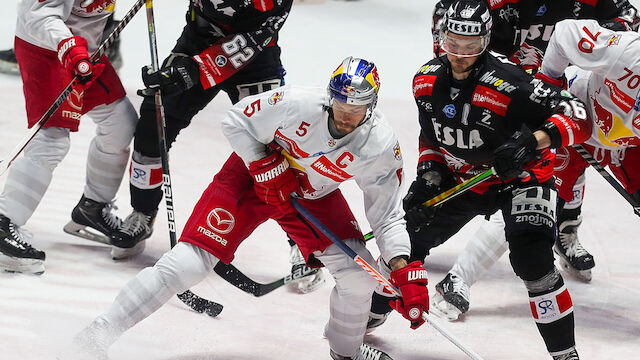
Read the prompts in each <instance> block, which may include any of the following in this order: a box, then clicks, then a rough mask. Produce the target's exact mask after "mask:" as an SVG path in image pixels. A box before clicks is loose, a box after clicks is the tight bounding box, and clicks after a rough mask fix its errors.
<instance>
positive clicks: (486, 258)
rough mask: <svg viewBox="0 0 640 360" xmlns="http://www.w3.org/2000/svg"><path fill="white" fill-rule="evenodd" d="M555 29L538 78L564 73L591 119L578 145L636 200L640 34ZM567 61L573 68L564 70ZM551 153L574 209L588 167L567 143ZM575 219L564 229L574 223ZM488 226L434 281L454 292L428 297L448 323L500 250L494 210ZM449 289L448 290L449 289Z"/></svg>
mask: <svg viewBox="0 0 640 360" xmlns="http://www.w3.org/2000/svg"><path fill="white" fill-rule="evenodd" d="M556 29H557V30H560V31H556V32H554V33H553V36H552V37H551V39H550V42H549V46H548V48H547V53H546V54H545V58H544V61H543V62H542V67H541V72H540V74H543V76H540V77H544V76H546V77H549V78H550V79H549V80H550V81H554V79H556V80H559V79H560V78H561V77H562V75H563V74H564V73H565V70H566V74H567V75H568V76H567V78H569V79H570V88H569V90H570V91H571V93H572V94H574V95H575V96H577V97H578V98H580V99H581V100H582V101H584V102H585V104H588V109H587V110H588V112H589V113H590V115H591V118H592V119H593V121H594V126H593V130H592V134H591V137H590V138H589V139H588V140H587V141H586V142H585V143H584V144H583V147H584V148H585V149H587V150H588V151H589V152H590V153H591V154H592V155H593V156H594V158H595V159H596V160H598V161H599V162H600V163H601V164H602V165H603V166H609V169H610V170H611V171H612V172H613V174H614V175H615V176H616V178H618V180H620V182H621V183H622V184H623V185H624V186H625V188H626V190H627V191H628V192H629V193H630V194H632V196H633V197H634V198H636V199H640V191H639V189H640V168H639V167H638V165H637V164H639V163H640V150H639V149H638V147H637V146H638V145H640V105H639V104H640V100H638V99H640V96H639V95H640V93H639V90H640V86H639V85H640V63H638V62H637V61H636V59H638V58H639V57H640V35H639V34H638V33H636V32H633V31H614V30H611V29H607V28H605V27H602V26H600V25H599V24H598V22H597V21H595V20H580V21H576V20H565V21H562V22H560V23H558V24H557V25H556ZM569 64H573V65H575V66H570V67H569ZM576 66H577V67H578V68H576ZM557 157H558V159H557V160H556V164H555V165H556V166H555V169H554V172H555V177H556V186H557V188H558V191H559V194H560V196H561V197H562V198H564V199H567V201H568V204H567V205H569V206H570V207H574V208H575V207H578V206H580V205H581V204H582V192H580V193H578V194H577V195H576V194H574V190H575V189H576V188H578V189H580V188H582V186H581V183H584V177H583V176H581V174H582V173H583V170H584V169H585V168H586V167H588V166H589V165H588V163H587V162H586V161H585V160H583V159H582V156H580V154H579V153H578V152H577V151H576V150H575V149H573V148H561V149H558V152H557ZM567 205H565V208H567ZM579 221H580V219H578V220H577V223H576V222H574V223H569V224H567V225H566V226H577V225H578V224H579ZM490 224H491V225H489V226H483V227H482V228H481V230H482V231H481V232H478V233H477V236H476V237H477V238H476V239H475V240H474V241H471V242H470V243H469V244H468V245H467V247H466V248H465V250H464V251H463V253H462V254H463V257H461V258H459V259H458V260H457V261H456V264H455V265H454V267H453V268H452V269H451V270H450V271H449V274H448V275H447V279H445V280H444V281H443V282H441V283H440V284H445V285H447V286H450V287H451V288H452V290H453V289H454V287H455V290H456V291H455V292H457V294H458V295H456V296H453V295H451V296H450V297H449V298H446V297H445V298H443V297H442V296H441V295H438V294H434V295H433V296H432V312H434V313H436V314H438V315H440V316H442V317H445V318H448V319H449V320H453V319H457V318H458V316H459V315H460V313H464V312H465V311H466V310H468V306H469V303H468V300H469V292H470V290H469V288H470V287H471V286H472V285H473V283H474V282H475V281H476V280H477V279H478V278H479V277H480V275H481V274H482V273H483V272H484V271H485V270H486V269H488V268H489V267H490V266H491V265H493V263H495V261H497V260H498V259H499V258H500V256H502V254H503V253H504V252H506V250H507V244H506V242H505V239H504V233H503V232H502V231H501V229H502V228H503V227H504V221H503V220H502V218H501V217H500V216H495V215H494V216H493V217H492V218H491V222H490ZM561 226H562V225H561ZM560 230H562V229H560ZM563 235H564V236H563ZM559 236H560V239H559V240H560V242H563V243H564V242H566V243H568V244H570V243H573V242H572V239H571V238H565V237H566V236H567V235H566V234H563V233H562V232H560V234H559ZM556 253H558V254H559V261H560V263H561V264H562V265H563V268H564V269H566V270H569V271H572V269H573V267H572V266H569V265H568V264H567V262H568V261H569V259H567V258H565V257H563V256H562V254H561V252H558V251H557V252H556ZM585 253H586V251H585V250H584V249H583V248H582V247H581V246H580V245H579V242H578V243H577V246H569V247H568V254H569V255H572V256H575V257H579V256H582V255H583V254H585ZM573 271H574V274H575V275H577V276H578V277H579V278H581V279H584V280H586V281H589V280H590V279H591V273H590V270H585V271H580V270H579V269H577V270H573ZM440 284H439V285H440ZM436 288H438V285H436ZM442 292H444V291H442ZM444 293H445V294H446V293H447V292H444ZM448 293H449V294H453V291H448ZM461 295H464V298H463V297H462V296H461ZM465 300H466V302H465ZM460 304H463V306H466V307H463V306H460Z"/></svg>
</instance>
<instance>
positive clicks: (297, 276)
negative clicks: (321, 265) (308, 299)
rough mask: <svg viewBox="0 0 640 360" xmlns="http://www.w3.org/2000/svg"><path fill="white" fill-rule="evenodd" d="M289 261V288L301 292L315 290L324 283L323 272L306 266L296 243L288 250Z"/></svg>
mask: <svg viewBox="0 0 640 360" xmlns="http://www.w3.org/2000/svg"><path fill="white" fill-rule="evenodd" d="M289 261H290V262H291V274H290V275H289V276H290V277H291V279H292V280H291V282H289V283H288V284H289V288H291V289H293V290H295V291H298V292H301V293H303V294H306V293H310V292H312V291H315V290H316V289H318V288H319V287H320V285H322V283H324V272H323V271H322V269H312V268H310V267H308V266H307V263H306V261H305V260H304V257H303V256H302V253H301V252H300V249H298V245H293V246H292V247H291V249H290V250H289Z"/></svg>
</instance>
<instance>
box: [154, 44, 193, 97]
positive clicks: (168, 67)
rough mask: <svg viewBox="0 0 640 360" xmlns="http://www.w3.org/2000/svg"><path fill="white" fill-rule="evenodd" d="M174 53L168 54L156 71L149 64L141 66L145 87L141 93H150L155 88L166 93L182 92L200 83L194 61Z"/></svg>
mask: <svg viewBox="0 0 640 360" xmlns="http://www.w3.org/2000/svg"><path fill="white" fill-rule="evenodd" d="M174 55H175V54H173V55H172V56H170V57H169V58H168V59H167V61H165V64H163V65H162V68H161V69H160V70H158V71H155V72H154V71H153V69H152V68H151V66H149V65H147V66H144V67H143V68H142V82H144V85H145V86H146V87H147V89H145V90H143V91H142V94H141V95H143V96H147V95H149V94H152V93H153V90H155V89H160V90H162V91H166V92H168V93H171V92H182V91H186V90H189V89H191V88H192V87H194V86H195V85H197V84H199V83H200V67H199V66H198V64H197V63H196V61H195V60H193V59H192V58H191V57H189V56H179V55H178V56H174ZM148 89H151V90H152V91H151V92H150V91H148Z"/></svg>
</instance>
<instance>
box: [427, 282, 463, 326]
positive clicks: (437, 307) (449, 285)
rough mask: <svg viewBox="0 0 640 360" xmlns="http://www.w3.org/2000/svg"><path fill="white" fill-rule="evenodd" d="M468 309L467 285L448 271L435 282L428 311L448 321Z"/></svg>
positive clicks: (455, 318)
mask: <svg viewBox="0 0 640 360" xmlns="http://www.w3.org/2000/svg"><path fill="white" fill-rule="evenodd" d="M467 311H469V285H467V283H465V282H464V280H462V278H460V277H459V276H457V275H454V274H451V273H448V274H447V276H445V277H444V279H442V281H440V282H439V283H437V284H436V293H435V294H434V295H433V296H432V297H431V308H430V312H431V313H432V314H434V315H437V316H439V317H441V318H443V319H447V320H449V321H454V320H457V319H458V318H459V317H460V315H462V314H464V313H466V312H467Z"/></svg>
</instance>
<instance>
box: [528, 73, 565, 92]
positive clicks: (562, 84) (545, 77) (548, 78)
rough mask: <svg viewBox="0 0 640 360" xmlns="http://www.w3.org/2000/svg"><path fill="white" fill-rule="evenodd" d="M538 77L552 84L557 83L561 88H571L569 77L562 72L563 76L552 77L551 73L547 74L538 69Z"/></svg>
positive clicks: (536, 76)
mask: <svg viewBox="0 0 640 360" xmlns="http://www.w3.org/2000/svg"><path fill="white" fill-rule="evenodd" d="M535 78H536V79H540V80H542V81H544V82H545V83H547V84H551V85H555V86H557V87H559V88H561V89H564V90H567V89H568V88H569V85H568V82H567V77H566V76H564V74H562V77H560V78H559V79H556V78H552V77H551V76H549V75H545V74H543V73H542V72H540V71H538V72H537V73H536V75H535Z"/></svg>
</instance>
